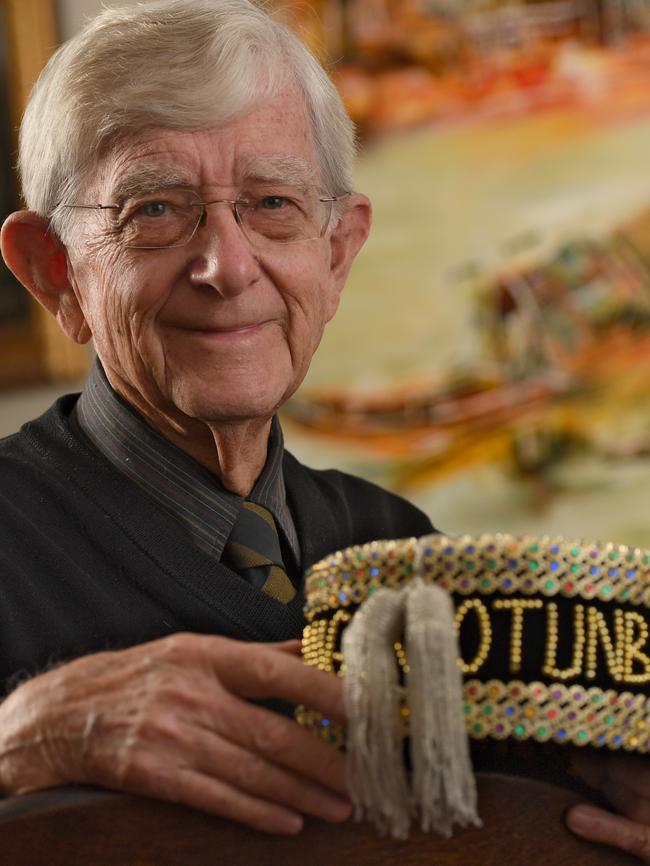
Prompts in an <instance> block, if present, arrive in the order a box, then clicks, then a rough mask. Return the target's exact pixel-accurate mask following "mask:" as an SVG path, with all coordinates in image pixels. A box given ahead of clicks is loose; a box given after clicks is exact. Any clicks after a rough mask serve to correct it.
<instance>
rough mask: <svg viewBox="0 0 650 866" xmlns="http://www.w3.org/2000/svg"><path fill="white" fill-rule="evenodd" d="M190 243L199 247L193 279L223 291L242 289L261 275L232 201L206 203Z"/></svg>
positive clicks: (238, 290) (226, 293) (192, 273)
mask: <svg viewBox="0 0 650 866" xmlns="http://www.w3.org/2000/svg"><path fill="white" fill-rule="evenodd" d="M190 245H191V246H192V248H193V249H194V250H196V258H195V259H194V261H193V262H192V266H191V270H190V279H191V280H192V281H193V282H197V283H203V284H207V285H210V286H212V287H213V288H215V289H216V290H217V291H218V292H219V293H220V294H223V295H235V294H239V293H240V292H243V291H244V290H245V289H246V288H247V287H248V286H249V285H250V284H251V283H253V282H254V281H255V280H256V279H257V277H258V276H259V271H260V266H259V261H258V259H257V257H256V255H255V252H254V250H253V248H252V247H251V244H250V242H249V241H248V239H247V237H246V235H245V234H244V232H243V230H242V227H241V225H240V223H239V220H238V217H237V212H236V210H235V205H234V203H233V202H231V201H217V202H211V203H210V204H208V205H204V210H203V214H202V217H201V220H200V222H199V225H198V228H197V230H196V232H195V234H194V237H193V238H192V240H191V241H190Z"/></svg>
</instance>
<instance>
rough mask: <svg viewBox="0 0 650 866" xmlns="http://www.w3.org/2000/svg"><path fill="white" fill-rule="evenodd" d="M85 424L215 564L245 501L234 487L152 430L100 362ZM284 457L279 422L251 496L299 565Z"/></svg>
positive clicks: (85, 399)
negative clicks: (268, 513) (227, 486)
mask: <svg viewBox="0 0 650 866" xmlns="http://www.w3.org/2000/svg"><path fill="white" fill-rule="evenodd" d="M77 419H78V422H79V425H80V427H81V429H82V430H83V432H84V433H85V434H86V436H88V438H89V439H90V440H91V442H92V443H93V445H94V446H95V447H96V448H97V449H98V450H99V451H100V452H101V453H102V454H103V455H104V456H105V457H106V458H107V459H108V460H110V462H111V463H112V464H113V465H114V466H115V467H116V468H117V469H119V470H120V472H123V473H124V474H125V475H127V476H128V477H129V478H130V479H131V480H132V481H134V482H135V483H136V484H138V485H139V486H140V487H141V488H142V489H143V490H146V491H147V492H148V493H149V494H150V495H151V496H152V497H153V498H154V499H155V500H156V502H158V504H159V505H161V506H162V507H163V508H164V509H165V510H166V511H167V512H169V513H170V514H171V515H172V516H173V517H175V518H176V519H177V520H179V521H180V522H181V523H182V524H183V525H184V526H185V527H186V529H187V530H188V531H189V533H190V535H191V537H192V540H193V542H194V543H195V544H196V546H197V547H199V548H200V549H201V550H203V551H204V552H206V553H208V554H209V555H210V556H213V557H215V559H220V558H221V555H222V553H223V548H224V545H225V543H226V540H227V539H228V536H229V535H230V532H231V530H232V528H233V526H234V523H235V520H236V519H237V515H238V514H239V510H240V508H241V507H242V501H243V500H242V498H241V497H240V496H237V495H236V494H235V493H231V492H230V491H229V490H226V489H225V488H224V487H223V486H222V485H221V484H220V483H219V481H218V479H217V478H216V477H215V476H214V475H213V474H212V473H211V472H209V471H208V470H207V469H206V468H205V467H203V466H202V465H201V464H200V463H198V462H197V461H196V460H194V459H193V458H192V457H190V456H189V455H188V454H186V453H185V452H184V451H181V449H180V448H177V447H176V446H175V445H173V444H172V443H171V442H170V441H169V440H167V439H165V438H164V436H162V435H161V434H160V433H158V432H157V431H156V430H154V428H153V427H150V426H149V425H148V424H147V423H146V422H145V421H144V420H143V419H142V418H141V417H140V415H138V414H137V412H135V411H134V410H133V409H132V408H131V407H130V406H129V404H128V403H126V402H125V401H124V400H123V399H122V398H121V397H120V396H119V395H118V394H116V393H115V391H114V390H113V388H112V387H111V385H110V384H109V382H108V379H107V378H106V375H105V373H104V371H103V369H102V367H101V365H100V363H99V361H97V362H96V363H95V365H94V367H93V369H92V370H91V373H90V376H89V377H88V381H87V382H86V385H85V387H84V390H83V392H82V394H81V396H80V398H79V400H78V402H77ZM283 455H284V440H283V436H282V429H281V428H280V423H279V421H278V419H277V417H274V418H273V422H272V424H271V432H270V435H269V443H268V453H267V459H266V463H265V465H264V468H263V469H262V472H261V474H260V476H259V478H258V479H257V481H256V482H255V486H254V487H253V490H252V492H251V494H250V496H249V499H250V500H252V501H253V502H257V503H259V504H260V505H263V506H264V507H265V508H268V509H269V511H271V513H272V514H273V516H274V517H275V520H276V523H277V524H278V526H279V528H280V529H281V530H282V531H283V533H284V535H285V537H286V540H287V542H288V544H289V547H290V549H291V551H292V553H293V554H294V556H295V559H296V562H300V549H299V544H298V537H297V534H296V528H295V525H294V522H293V519H292V517H291V513H290V511H289V508H288V505H287V499H286V490H285V485H284V476H283V474H282V458H283Z"/></svg>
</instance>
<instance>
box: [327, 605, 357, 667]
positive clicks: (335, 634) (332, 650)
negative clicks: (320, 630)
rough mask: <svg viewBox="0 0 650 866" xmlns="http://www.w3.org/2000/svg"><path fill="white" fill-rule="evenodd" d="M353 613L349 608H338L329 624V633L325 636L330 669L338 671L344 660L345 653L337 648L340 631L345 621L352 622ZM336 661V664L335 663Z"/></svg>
mask: <svg viewBox="0 0 650 866" xmlns="http://www.w3.org/2000/svg"><path fill="white" fill-rule="evenodd" d="M351 619H352V615H351V614H350V613H348V611H347V610H337V611H336V613H335V614H334V616H333V617H332V619H331V620H330V621H329V623H328V624H327V634H326V636H325V657H326V658H328V659H330V667H329V670H332V671H336V670H337V667H340V666H341V664H342V662H343V653H342V652H341V651H340V650H337V649H336V647H337V646H338V645H339V632H340V631H341V626H342V625H343V623H346V622H350V620H351ZM335 663H336V664H335Z"/></svg>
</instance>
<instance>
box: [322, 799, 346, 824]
mask: <svg viewBox="0 0 650 866" xmlns="http://www.w3.org/2000/svg"><path fill="white" fill-rule="evenodd" d="M323 805H324V806H325V808H324V809H323V818H324V819H325V820H326V821H332V822H336V821H347V819H348V818H349V817H350V815H351V814H352V804H351V803H350V802H349V801H348V800H341V799H340V798H338V797H336V798H334V797H331V798H329V799H328V801H327V803H324V804H323Z"/></svg>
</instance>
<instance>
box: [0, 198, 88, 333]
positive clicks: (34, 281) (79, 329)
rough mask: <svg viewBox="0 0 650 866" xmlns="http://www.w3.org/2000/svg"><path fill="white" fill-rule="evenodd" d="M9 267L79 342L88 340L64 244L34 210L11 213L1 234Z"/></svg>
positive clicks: (3, 249) (0, 241) (4, 255)
mask: <svg viewBox="0 0 650 866" xmlns="http://www.w3.org/2000/svg"><path fill="white" fill-rule="evenodd" d="M0 250H1V251H2V257H3V258H4V260H5V262H6V263H7V267H8V268H9V270H10V271H12V272H13V274H14V276H15V277H16V278H17V279H18V280H20V282H21V283H22V284H23V286H25V288H26V289H27V290H28V291H29V292H30V293H31V294H32V295H33V296H34V298H36V300H37V301H38V303H39V304H40V305H41V306H42V307H45V309H46V310H47V311H48V312H50V313H51V314H52V315H53V316H54V317H55V319H56V320H57V322H58V323H59V325H60V326H61V329H62V330H63V331H64V332H65V333H66V334H67V335H68V337H70V338H71V339H72V340H74V341H75V342H76V343H87V342H88V340H89V339H90V337H91V333H90V329H89V327H88V324H87V322H86V319H85V317H84V314H83V310H82V309H81V306H80V305H79V300H78V298H77V295H76V293H75V291H74V288H73V286H72V283H71V282H70V277H69V270H68V258H67V256H66V251H65V247H64V246H63V244H62V243H61V242H60V241H59V240H58V239H57V238H56V236H55V235H53V234H52V233H51V231H50V230H49V225H48V220H46V219H45V218H44V217H41V216H39V215H38V214H37V213H34V212H33V211H27V210H21V211H17V212H16V213H12V214H11V215H10V216H8V217H7V219H6V220H5V222H4V225H3V226H2V232H1V233H0Z"/></svg>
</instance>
